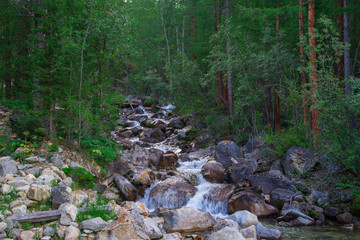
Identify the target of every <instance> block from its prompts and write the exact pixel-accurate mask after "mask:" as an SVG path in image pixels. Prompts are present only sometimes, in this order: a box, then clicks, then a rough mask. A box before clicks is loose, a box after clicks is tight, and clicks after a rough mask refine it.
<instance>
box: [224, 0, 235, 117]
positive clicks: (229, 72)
mask: <svg viewBox="0 0 360 240" xmlns="http://www.w3.org/2000/svg"><path fill="white" fill-rule="evenodd" d="M225 12H226V28H227V30H228V34H227V38H226V55H227V88H228V97H229V104H228V107H229V119H230V121H232V120H233V95H232V93H233V91H232V70H231V37H230V4H229V0H226V1H225Z"/></svg>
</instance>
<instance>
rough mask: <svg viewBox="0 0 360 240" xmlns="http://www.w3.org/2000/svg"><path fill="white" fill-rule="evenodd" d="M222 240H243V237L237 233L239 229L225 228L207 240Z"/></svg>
mask: <svg viewBox="0 0 360 240" xmlns="http://www.w3.org/2000/svg"><path fill="white" fill-rule="evenodd" d="M224 239H236V240H245V238H244V237H243V235H241V233H240V232H239V229H237V228H234V227H225V228H223V229H221V230H219V231H217V232H214V233H213V234H211V235H210V237H209V239H208V240H224Z"/></svg>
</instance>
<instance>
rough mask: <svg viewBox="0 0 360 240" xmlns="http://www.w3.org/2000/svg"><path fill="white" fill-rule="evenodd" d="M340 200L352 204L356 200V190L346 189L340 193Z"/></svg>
mask: <svg viewBox="0 0 360 240" xmlns="http://www.w3.org/2000/svg"><path fill="white" fill-rule="evenodd" d="M340 199H341V201H343V202H350V201H351V200H353V199H354V190H353V189H351V188H346V189H343V190H341V191H340Z"/></svg>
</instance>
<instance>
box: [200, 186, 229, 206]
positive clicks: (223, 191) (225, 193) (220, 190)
mask: <svg viewBox="0 0 360 240" xmlns="http://www.w3.org/2000/svg"><path fill="white" fill-rule="evenodd" d="M235 189H236V186H235V185H232V184H224V185H221V186H218V187H216V188H214V189H212V190H211V192H210V193H209V194H208V195H206V196H205V197H206V198H208V199H211V200H212V201H213V202H215V203H219V202H228V200H229V199H230V197H231V196H232V195H233V193H234V191H235Z"/></svg>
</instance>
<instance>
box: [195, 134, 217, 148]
mask: <svg viewBox="0 0 360 240" xmlns="http://www.w3.org/2000/svg"><path fill="white" fill-rule="evenodd" d="M214 139H215V138H214V136H213V135H211V134H208V133H203V134H201V135H200V136H198V137H196V138H195V139H194V141H193V142H192V147H194V148H205V147H209V146H211V145H213V144H214Z"/></svg>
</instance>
